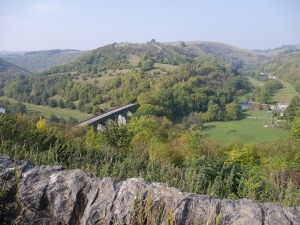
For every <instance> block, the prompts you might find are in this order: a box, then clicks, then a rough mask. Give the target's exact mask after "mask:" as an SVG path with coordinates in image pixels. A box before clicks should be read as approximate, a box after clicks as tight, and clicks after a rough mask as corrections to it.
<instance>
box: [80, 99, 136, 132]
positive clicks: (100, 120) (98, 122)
mask: <svg viewBox="0 0 300 225" xmlns="http://www.w3.org/2000/svg"><path fill="white" fill-rule="evenodd" d="M135 105H136V104H129V105H125V106H122V107H119V108H117V109H113V110H111V111H108V112H105V113H103V114H100V115H98V116H94V117H92V118H89V119H87V120H85V121H82V122H80V123H79V124H77V126H85V125H92V126H93V127H94V130H95V131H97V130H101V129H102V128H103V126H104V125H105V123H106V121H108V120H109V119H111V120H118V123H119V124H125V123H126V120H127V113H128V112H129V111H131V110H134V108H135Z"/></svg>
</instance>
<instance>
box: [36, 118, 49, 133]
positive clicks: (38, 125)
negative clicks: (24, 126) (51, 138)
mask: <svg viewBox="0 0 300 225" xmlns="http://www.w3.org/2000/svg"><path fill="white" fill-rule="evenodd" d="M36 128H37V129H38V130H47V124H46V120H45V119H44V118H42V117H40V119H39V121H37V122H36Z"/></svg>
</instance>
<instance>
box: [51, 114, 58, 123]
mask: <svg viewBox="0 0 300 225" xmlns="http://www.w3.org/2000/svg"><path fill="white" fill-rule="evenodd" d="M50 121H51V122H55V123H59V119H58V117H57V116H55V115H54V114H53V113H52V115H51V116H50Z"/></svg>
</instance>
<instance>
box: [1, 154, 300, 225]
mask: <svg viewBox="0 0 300 225" xmlns="http://www.w3.org/2000/svg"><path fill="white" fill-rule="evenodd" d="M4 223H5V224H11V223H14V224H84V225H85V224H89V225H90V224H251V225H256V224H257V225H258V224H264V225H266V224H270V225H276V224H278V225H279V224H280V225H283V224H300V207H290V208H283V207H282V206H281V205H280V204H277V203H262V204H258V203H256V202H254V201H251V200H247V199H241V200H236V201H234V200H228V199H224V200H220V199H215V198H212V197H210V196H206V195H196V194H191V193H187V192H184V191H181V190H179V189H176V188H172V187H168V186H167V185H165V184H162V183H150V182H147V181H146V180H144V179H142V178H131V179H127V180H125V181H119V180H116V179H113V178H92V177H91V176H90V175H89V174H88V173H86V172H84V171H82V170H78V169H76V170H65V169H64V168H63V167H61V166H33V165H32V164H31V163H30V162H28V161H24V160H21V161H14V160H13V158H12V157H10V156H8V155H0V224H4Z"/></svg>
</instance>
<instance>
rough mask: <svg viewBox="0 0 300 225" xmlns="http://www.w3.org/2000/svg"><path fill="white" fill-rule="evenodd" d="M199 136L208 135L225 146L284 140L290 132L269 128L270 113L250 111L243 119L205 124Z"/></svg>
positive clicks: (244, 113) (245, 113)
mask: <svg viewBox="0 0 300 225" xmlns="http://www.w3.org/2000/svg"><path fill="white" fill-rule="evenodd" d="M265 126H267V127H265ZM200 134H202V135H208V136H209V137H211V138H212V139H214V140H218V141H220V142H221V143H223V144H225V145H226V144H228V143H230V142H240V143H262V142H266V141H272V140H275V139H276V140H280V139H281V140H284V139H286V138H287V137H288V136H289V134H290V132H289V131H287V130H282V129H276V128H275V127H274V126H271V114H270V113H268V112H266V111H260V110H250V111H246V112H243V119H241V120H238V121H226V122H207V123H205V124H204V126H203V130H202V131H200Z"/></svg>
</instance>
